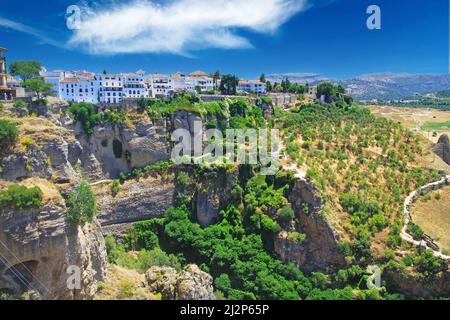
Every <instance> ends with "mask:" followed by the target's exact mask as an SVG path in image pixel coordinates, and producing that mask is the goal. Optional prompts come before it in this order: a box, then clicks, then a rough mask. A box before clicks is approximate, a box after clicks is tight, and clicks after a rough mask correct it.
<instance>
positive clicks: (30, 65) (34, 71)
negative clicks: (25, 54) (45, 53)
mask: <svg viewBox="0 0 450 320" xmlns="http://www.w3.org/2000/svg"><path fill="white" fill-rule="evenodd" d="M41 69H42V64H41V63H40V62H39V61H13V62H12V63H10V65H9V71H10V73H11V75H13V76H19V77H20V78H21V79H22V80H23V81H25V80H28V79H33V78H38V77H39V72H40V71H41Z"/></svg>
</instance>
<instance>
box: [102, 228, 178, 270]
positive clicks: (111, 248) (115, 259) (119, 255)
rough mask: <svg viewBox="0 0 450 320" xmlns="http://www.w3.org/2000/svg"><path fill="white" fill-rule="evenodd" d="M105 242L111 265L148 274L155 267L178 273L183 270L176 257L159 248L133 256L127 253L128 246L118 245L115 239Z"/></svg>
mask: <svg viewBox="0 0 450 320" xmlns="http://www.w3.org/2000/svg"><path fill="white" fill-rule="evenodd" d="M105 240H106V250H107V252H108V260H109V262H110V263H114V264H117V265H119V266H121V267H124V268H128V269H133V270H137V271H139V272H146V271H148V270H149V269H150V268H151V267H153V266H159V267H172V268H175V269H176V270H177V271H181V269H182V264H181V262H180V261H179V259H178V258H177V257H176V256H175V255H172V254H170V255H169V254H167V253H165V252H164V251H162V250H161V249H160V248H158V247H155V248H153V249H150V250H146V249H142V250H140V251H139V252H138V253H137V254H131V253H128V252H127V251H126V245H123V244H118V243H116V241H115V240H114V238H113V237H111V236H109V237H106V239H105Z"/></svg>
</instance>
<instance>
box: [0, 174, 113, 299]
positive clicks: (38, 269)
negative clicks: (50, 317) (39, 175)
mask: <svg viewBox="0 0 450 320" xmlns="http://www.w3.org/2000/svg"><path fill="white" fill-rule="evenodd" d="M38 183H39V182H38ZM42 183H43V184H44V185H45V186H46V192H45V194H44V197H47V198H46V199H45V200H44V202H43V205H42V206H41V207H40V208H39V209H29V210H14V209H12V208H7V207H1V208H0V289H9V290H12V291H13V292H15V293H16V294H20V293H23V292H27V291H35V292H37V293H38V295H39V296H40V298H42V299H52V300H53V299H91V298H92V297H93V295H94V294H95V292H96V290H97V281H103V280H104V279H105V278H106V269H107V257H106V249H105V243H104V239H103V236H102V234H101V230H100V226H99V225H98V223H93V224H89V225H85V226H84V227H78V226H71V225H69V224H68V222H67V218H66V215H67V209H66V207H65V204H64V201H63V200H62V198H61V197H60V196H59V193H58V192H57V190H53V189H50V188H51V187H49V184H48V183H47V182H42ZM71 266H72V268H75V269H76V268H79V269H77V270H80V280H81V282H80V286H79V287H78V288H75V289H73V290H72V288H70V286H68V285H67V282H68V280H70V279H69V277H70V276H71V275H73V272H76V270H75V269H70V268H69V267H71ZM69 283H71V282H70V281H69ZM75 284H76V282H75Z"/></svg>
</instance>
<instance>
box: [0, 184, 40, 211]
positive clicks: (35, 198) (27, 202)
mask: <svg viewBox="0 0 450 320" xmlns="http://www.w3.org/2000/svg"><path fill="white" fill-rule="evenodd" d="M42 196H43V194H42V191H41V189H40V188H39V187H32V188H27V187H25V186H21V185H19V184H12V185H9V186H8V188H7V189H6V190H1V191H0V205H2V206H12V207H14V208H15V209H18V210H25V209H32V208H39V207H40V206H41V204H42Z"/></svg>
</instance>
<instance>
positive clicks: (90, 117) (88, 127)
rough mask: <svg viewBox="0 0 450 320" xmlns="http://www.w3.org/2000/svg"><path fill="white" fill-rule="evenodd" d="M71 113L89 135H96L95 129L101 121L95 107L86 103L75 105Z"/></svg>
mask: <svg viewBox="0 0 450 320" xmlns="http://www.w3.org/2000/svg"><path fill="white" fill-rule="evenodd" d="M69 112H70V113H71V114H72V116H73V118H74V120H75V121H77V122H78V121H79V122H80V123H81V125H82V126H83V129H84V131H85V132H86V133H87V134H89V135H91V134H93V133H94V127H95V126H96V125H97V124H98V123H99V121H100V116H99V115H98V113H97V110H96V107H95V105H93V104H90V103H85V102H80V103H75V104H72V105H71V106H70V107H69Z"/></svg>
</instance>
